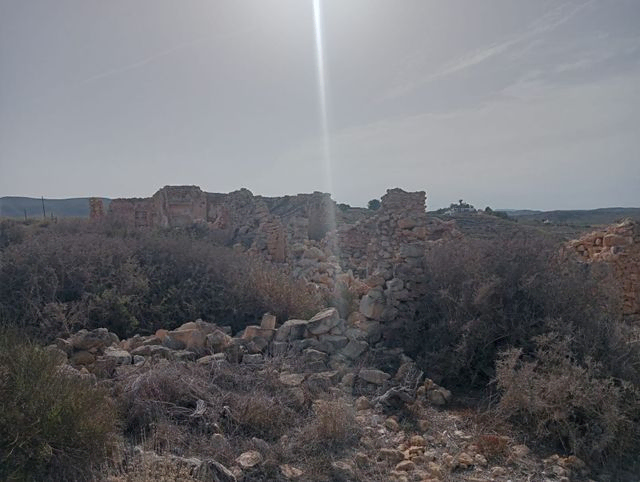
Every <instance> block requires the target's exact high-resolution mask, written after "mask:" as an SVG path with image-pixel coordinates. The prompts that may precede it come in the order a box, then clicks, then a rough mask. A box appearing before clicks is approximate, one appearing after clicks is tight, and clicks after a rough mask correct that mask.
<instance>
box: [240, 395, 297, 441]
mask: <svg viewBox="0 0 640 482" xmlns="http://www.w3.org/2000/svg"><path fill="white" fill-rule="evenodd" d="M284 402H285V403H283V400H282V397H277V396H270V395H268V394H266V393H264V392H262V391H257V392H254V393H249V394H242V395H236V396H234V397H231V398H230V399H229V408H230V412H231V414H232V416H233V418H234V423H235V424H237V426H236V427H235V428H236V429H237V430H238V432H236V433H240V434H243V435H245V436H247V437H259V438H262V439H265V440H276V439H278V438H279V437H281V436H282V435H284V434H285V433H287V431H288V430H289V429H290V428H291V426H292V422H293V421H294V420H296V418H297V417H296V412H295V410H294V409H293V407H292V404H291V403H286V401H284Z"/></svg>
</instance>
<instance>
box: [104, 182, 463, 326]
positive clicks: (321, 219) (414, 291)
mask: <svg viewBox="0 0 640 482" xmlns="http://www.w3.org/2000/svg"><path fill="white" fill-rule="evenodd" d="M343 209H344V208H343ZM109 216H112V217H114V218H118V219H120V220H121V221H123V222H125V223H127V224H129V225H131V226H133V227H184V226H188V225H191V224H193V223H204V224H206V225H207V226H208V228H209V230H210V234H211V235H212V236H214V237H215V238H216V239H218V240H219V241H222V242H223V243H225V244H227V245H233V246H235V247H236V249H238V250H241V251H246V252H248V253H251V254H254V255H258V256H261V257H263V258H266V259H268V260H270V261H272V262H274V263H281V264H286V265H287V266H289V267H290V268H291V270H292V272H293V274H294V275H295V276H297V277H299V278H301V279H304V280H305V281H307V282H309V283H313V284H314V285H315V286H316V287H317V288H318V289H319V290H321V291H322V292H323V293H324V294H325V295H327V296H334V297H345V298H349V299H352V300H353V301H354V302H355V305H356V306H352V308H355V310H356V311H355V313H354V315H353V316H354V320H355V321H356V322H357V323H361V324H362V325H363V326H365V325H366V326H367V327H370V326H371V325H375V324H380V325H384V326H386V327H388V328H389V329H388V330H386V331H387V332H388V333H392V332H393V330H394V327H397V326H399V325H400V324H401V323H402V322H403V320H406V319H410V318H411V317H413V312H414V310H415V305H416V303H415V302H416V301H417V300H418V299H419V297H420V295H421V290H422V282H423V277H424V269H423V263H424V255H425V250H426V249H429V248H430V247H431V246H433V244H434V242H436V241H437V240H440V239H442V238H445V237H447V236H449V237H450V236H452V235H455V233H456V232H455V229H454V225H453V224H451V223H443V222H440V221H438V220H436V219H434V218H429V217H428V216H427V214H426V193H425V192H424V191H418V192H405V191H403V190H401V189H389V190H387V193H386V194H385V195H384V196H382V202H381V207H380V209H379V210H378V211H370V210H364V209H357V208H356V209H351V210H349V211H347V212H345V211H344V210H340V209H338V208H337V205H336V203H335V202H334V201H333V200H332V199H331V197H330V195H329V194H326V193H321V192H314V193H311V194H297V195H295V196H283V197H263V196H254V195H253V194H252V193H251V192H250V191H248V190H247V189H241V190H239V191H234V192H232V193H228V194H218V193H205V192H203V191H202V190H200V188H198V187H197V186H167V187H164V188H162V189H160V190H159V191H158V192H157V193H155V194H154V195H153V196H152V197H151V198H147V199H117V200H114V201H113V202H112V203H111V206H110V209H109Z"/></svg>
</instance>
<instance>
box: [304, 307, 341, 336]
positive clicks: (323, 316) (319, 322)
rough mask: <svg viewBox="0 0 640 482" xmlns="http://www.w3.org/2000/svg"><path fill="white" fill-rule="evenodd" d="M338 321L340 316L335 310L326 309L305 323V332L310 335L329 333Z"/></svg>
mask: <svg viewBox="0 0 640 482" xmlns="http://www.w3.org/2000/svg"><path fill="white" fill-rule="evenodd" d="M339 321H340V314H339V313H338V310H336V309H335V308H328V309H326V310H323V311H321V312H320V313H318V314H316V315H315V316H314V317H313V318H311V319H310V320H309V322H308V323H307V331H308V332H309V333H310V334H312V335H322V334H323V333H329V331H331V329H332V328H333V327H335V326H336V325H337V324H338V323H339Z"/></svg>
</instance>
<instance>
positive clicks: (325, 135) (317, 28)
mask: <svg viewBox="0 0 640 482" xmlns="http://www.w3.org/2000/svg"><path fill="white" fill-rule="evenodd" d="M313 26H314V32H315V40H316V74H317V77H318V102H319V109H318V112H319V115H320V128H321V143H322V153H321V155H322V162H323V166H324V176H325V186H326V190H327V191H328V192H329V193H331V194H332V195H333V182H332V166H331V148H330V143H329V121H328V114H327V82H326V72H325V57H324V42H323V40H324V39H323V35H322V11H321V8H320V0H313ZM329 211H330V213H331V214H330V219H328V220H327V221H328V223H329V226H330V227H331V230H332V231H335V229H336V219H335V215H333V212H332V210H329Z"/></svg>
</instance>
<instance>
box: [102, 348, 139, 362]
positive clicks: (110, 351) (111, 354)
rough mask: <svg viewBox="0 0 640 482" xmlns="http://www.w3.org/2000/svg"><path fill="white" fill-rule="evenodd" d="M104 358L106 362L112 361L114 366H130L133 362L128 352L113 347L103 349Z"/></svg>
mask: <svg viewBox="0 0 640 482" xmlns="http://www.w3.org/2000/svg"><path fill="white" fill-rule="evenodd" d="M104 357H105V358H106V359H107V360H111V361H113V362H114V363H115V364H116V365H131V362H132V360H133V359H132V357H131V354H130V353H129V352H128V351H125V350H121V349H119V348H114V347H107V348H105V350H104Z"/></svg>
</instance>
